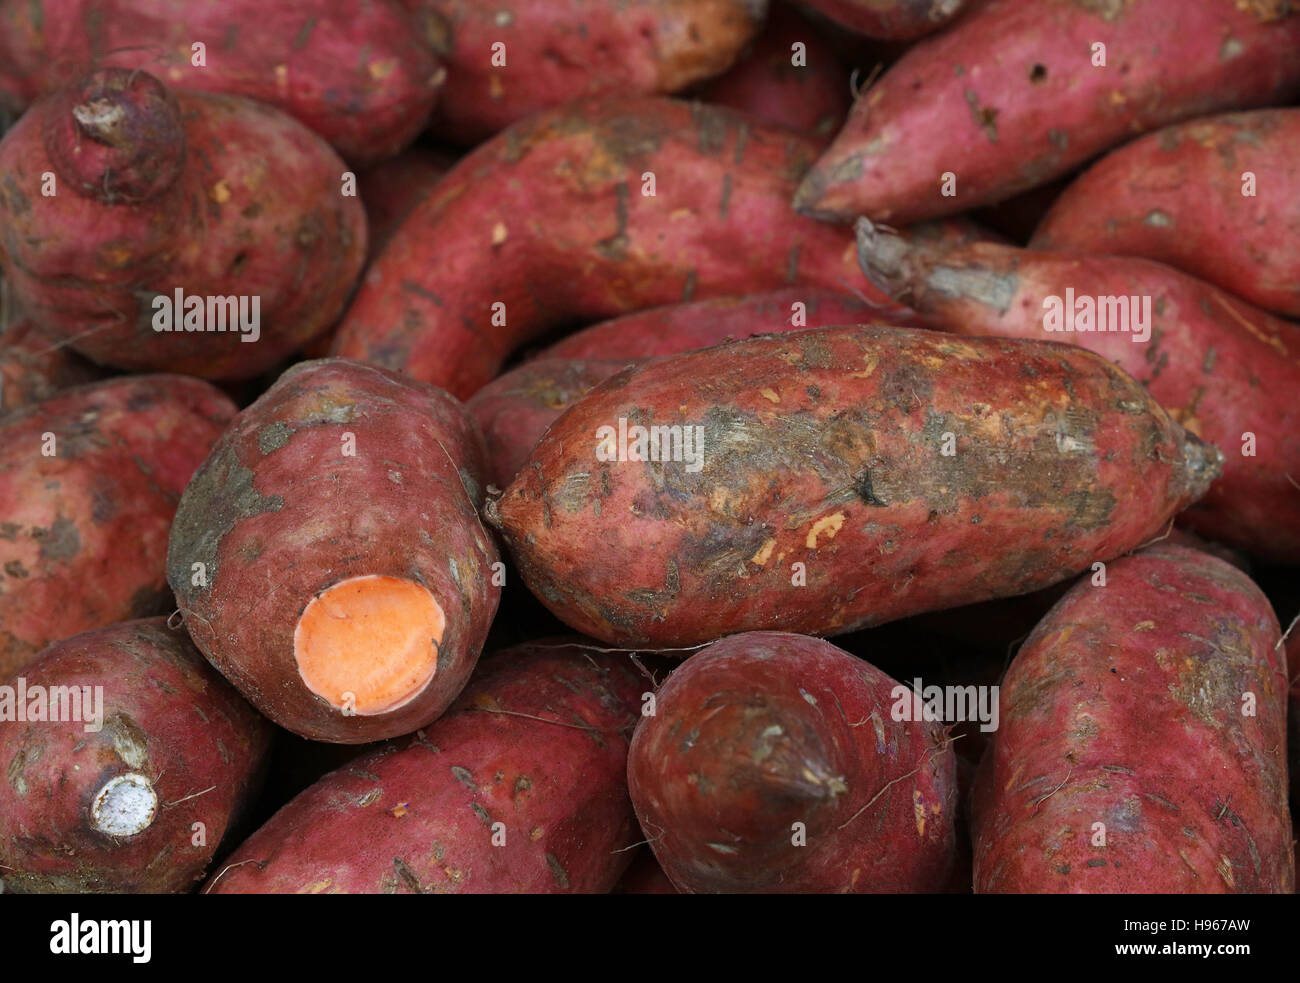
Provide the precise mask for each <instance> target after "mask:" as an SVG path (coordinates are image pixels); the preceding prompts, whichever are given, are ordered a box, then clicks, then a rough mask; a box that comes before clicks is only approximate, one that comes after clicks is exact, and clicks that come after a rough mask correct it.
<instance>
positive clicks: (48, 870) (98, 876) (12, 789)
mask: <svg viewBox="0 0 1300 983" xmlns="http://www.w3.org/2000/svg"><path fill="white" fill-rule="evenodd" d="M22 675H23V678H24V679H25V681H26V685H27V692H28V693H30V692H31V688H32V687H33V686H44V687H51V686H70V687H78V688H80V687H92V688H93V687H102V700H103V702H102V711H103V719H102V721H100V723H101V724H102V729H100V730H98V731H90V732H88V731H87V730H86V729H85V728H86V723H85V719H86V718H85V716H83V719H82V720H68V719H63V720H60V721H57V722H51V721H47V720H41V721H30V720H28V721H14V720H9V721H8V722H6V723H5V725H4V726H3V727H0V762H3V763H4V765H5V768H6V769H7V774H8V780H7V781H5V782H0V869H3V871H4V885H5V889H6V890H13V891H18V892H22V893H40V894H46V893H59V894H63V893H112V894H161V893H176V892H183V891H188V890H190V889H191V888H192V887H193V886H194V885H195V884H196V883H197V882H198V881H200V880H202V879H203V876H204V874H205V872H206V870H207V866H208V864H209V863H210V862H211V860H212V857H213V856H214V854H215V853H216V852H217V848H218V846H219V845H220V843H221V840H222V837H223V836H224V835H225V834H226V831H227V830H228V829H229V828H230V827H231V825H232V824H234V823H235V822H237V821H238V820H239V818H240V816H241V815H242V814H243V813H244V812H245V810H246V809H247V807H248V806H249V805H250V803H251V801H252V798H253V796H254V795H255V794H256V792H257V789H258V786H259V784H260V780H261V775H262V770H263V765H264V762H265V757H266V751H267V748H268V746H269V744H270V740H271V728H270V726H269V725H268V724H267V723H266V721H265V720H263V719H262V718H261V717H259V716H258V715H257V714H256V713H254V712H253V710H252V708H251V707H250V706H249V705H248V704H247V703H245V702H244V701H243V699H241V698H240V696H239V694H238V693H236V692H235V691H234V689H232V688H231V687H230V686H229V685H228V684H227V683H226V681H225V680H224V679H222V678H221V677H220V676H219V675H218V674H217V673H216V672H214V671H213V670H212V668H211V667H210V666H209V665H208V664H207V663H206V662H204V661H203V657H202V656H201V655H199V653H198V652H197V651H196V650H195V648H194V646H193V645H192V644H191V643H190V640H189V638H188V637H186V635H185V632H184V631H182V630H179V629H177V630H172V629H169V628H168V627H167V625H166V619H164V618H149V619H144V620H139V621H127V622H123V623H121V624H116V625H111V626H109V627H107V628H100V629H97V630H95V631H89V632H85V633H83V634H80V635H75V636H73V637H72V638H68V639H65V640H63V641H61V642H58V643H56V644H54V645H52V646H50V647H49V648H48V649H46V650H45V651H44V652H43V653H41V656H40V657H39V658H38V659H37V660H36V661H35V662H33V663H31V664H30V665H28V666H26V667H25V668H24V669H23V672H22ZM5 682H6V683H7V684H9V685H14V682H15V680H14V679H13V678H10V679H7V680H5ZM83 692H84V691H83ZM84 713H85V711H84V710H83V714H84ZM64 716H65V717H66V714H65V715H64ZM92 726H93V724H92ZM122 775H137V776H140V777H141V778H143V779H146V780H147V781H148V784H149V787H150V788H151V789H152V792H153V794H154V795H155V796H156V797H157V808H156V809H155V811H154V817H153V820H152V822H150V824H149V825H148V826H147V827H146V828H145V829H144V830H142V831H141V832H139V833H135V834H133V835H129V836H112V835H109V834H107V833H104V832H102V831H101V830H100V829H99V828H97V826H96V821H95V811H94V809H95V805H94V801H95V798H96V793H98V792H99V790H100V789H101V788H103V787H104V785H105V784H106V783H107V782H109V781H111V780H112V779H113V778H115V777H117V776H122ZM196 824H202V827H201V831H202V836H201V837H200V836H198V835H197V833H196V828H195V826H196ZM196 840H198V841H201V842H196Z"/></svg>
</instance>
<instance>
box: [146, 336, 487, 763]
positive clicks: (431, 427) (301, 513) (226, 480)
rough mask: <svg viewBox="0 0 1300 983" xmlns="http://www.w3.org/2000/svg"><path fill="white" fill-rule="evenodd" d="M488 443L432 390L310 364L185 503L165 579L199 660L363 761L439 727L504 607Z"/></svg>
mask: <svg viewBox="0 0 1300 983" xmlns="http://www.w3.org/2000/svg"><path fill="white" fill-rule="evenodd" d="M482 475H483V463H482V437H481V436H480V435H479V433H478V430H477V428H476V427H475V425H474V422H473V420H472V419H470V417H469V416H468V414H466V413H465V411H464V409H463V408H462V407H461V406H460V404H459V403H457V402H456V401H455V400H453V399H451V398H449V397H448V396H447V395H446V394H445V393H442V392H440V391H438V390H436V389H434V388H433V387H431V386H425V385H422V384H420V383H415V382H412V381H411V380H409V379H400V378H398V377H397V376H395V375H393V374H392V373H390V372H387V371H385V370H383V369H379V368H375V367H373V366H367V365H360V364H358V363H355V362H348V361H345V360H339V359H324V360H320V361H314V362H301V363H299V364H298V365H295V366H294V367H293V368H291V369H289V371H287V372H285V373H284V375H282V376H281V377H280V378H279V380H278V381H277V382H276V383H275V385H273V386H272V387H271V388H270V389H269V390H267V392H266V393H265V394H263V395H262V397H261V398H260V399H258V400H257V402H255V403H253V405H252V406H250V407H249V408H248V409H246V410H244V411H243V412H242V413H240V415H239V416H238V417H237V418H236V419H235V421H234V423H232V424H231V426H230V428H229V429H228V430H227V431H226V432H225V433H224V434H223V435H222V437H221V439H220V440H219V441H218V442H217V444H216V446H215V447H213V449H212V453H211V454H210V455H209V457H208V459H207V461H205V462H204V464H203V465H202V467H200V468H199V470H198V473H197V474H195V476H194V480H193V481H191V482H190V484H189V486H188V487H187V488H186V489H185V494H184V495H183V496H182V497H181V501H180V505H179V507H178V508H177V510H176V520H175V522H174V523H173V525H172V534H171V543H170V545H169V548H168V551H167V579H168V581H169V582H170V584H171V586H172V589H173V590H174V591H175V592H176V600H177V603H178V604H179V606H180V609H181V612H182V613H183V614H184V617H185V625H186V627H187V628H188V629H189V632H190V635H191V636H192V637H193V639H194V641H195V644H197V645H198V647H199V649H200V651H202V652H203V654H204V655H205V656H207V658H208V660H209V661H210V662H211V663H212V664H213V665H214V666H216V667H217V668H218V669H219V670H221V672H222V673H223V674H224V675H225V676H226V678H227V679H229V680H230V681H231V682H232V683H234V684H235V686H236V687H237V688H238V689H239V690H240V692H242V693H243V694H244V696H245V697H247V698H248V700H249V701H250V702H251V703H252V704H253V705H254V706H255V707H257V708H258V709H259V710H260V711H262V713H264V714H265V715H266V716H267V717H270V718H271V720H273V721H275V722H276V723H277V724H279V725H280V726H282V727H284V728H286V729H287V730H291V731H293V732H294V733H295V734H298V735H300V736H302V737H307V738H310V739H312V740H318V741H333V742H336V743H339V744H362V743H365V742H367V741H376V740H382V739H383V738H386V737H395V736H397V735H399V734H407V733H410V732H411V731H413V730H415V729H416V728H418V727H423V726H424V725H425V724H428V723H429V722H430V721H432V720H433V719H434V718H436V717H437V716H438V715H439V714H440V713H442V712H443V711H444V710H445V709H446V708H447V706H448V705H449V704H450V703H451V701H452V700H453V699H455V697H456V695H457V694H458V693H459V692H460V690H461V688H462V687H463V686H464V685H465V680H466V679H467V678H468V677H469V674H470V672H471V670H472V669H473V668H474V663H475V660H476V659H477V658H478V654H479V650H480V649H481V648H482V646H483V640H484V638H485V637H486V636H487V631H488V626H489V625H490V624H491V621H492V615H493V614H494V612H495V611H496V606H497V601H498V598H499V595H500V589H499V586H498V584H499V581H498V579H497V576H496V573H497V572H496V571H494V570H493V569H492V566H493V564H495V563H496V562H497V552H496V546H495V544H494V543H493V541H492V537H491V535H490V534H488V532H487V531H486V530H485V529H484V528H483V527H482V525H481V524H480V523H479V520H478V513H477V508H478V504H479V501H480V498H481V492H480V488H481V486H482V481H483V477H482Z"/></svg>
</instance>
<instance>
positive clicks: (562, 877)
mask: <svg viewBox="0 0 1300 983" xmlns="http://www.w3.org/2000/svg"><path fill="white" fill-rule="evenodd" d="M546 864H547V866H548V867H550V868H551V876H552V877H554V878H555V883H556V884H558V885H559V886H560V887H561V888H563V889H564V890H566V891H567V890H568V889H569V872H568V871H567V870H565V869H564V866H563V865H562V864H561V863H560V861H559V860H557V859H556V857H555V854H553V853H548V854H547V855H546Z"/></svg>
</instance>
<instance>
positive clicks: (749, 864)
mask: <svg viewBox="0 0 1300 983" xmlns="http://www.w3.org/2000/svg"><path fill="white" fill-rule="evenodd" d="M897 687H898V684H897V683H896V682H895V681H894V680H893V679H890V678H889V677H888V676H887V675H885V674H884V673H883V672H881V671H880V670H879V669H876V668H875V667H874V666H872V665H870V664H869V663H867V662H863V661H862V660H861V659H856V658H854V657H853V656H851V655H849V653H847V652H845V651H843V650H842V649H838V648H836V647H835V646H834V645H832V644H831V643H830V642H826V641H822V640H821V639H818V638H808V637H805V636H802V635H789V634H784V633H781V632H746V633H744V634H740V635H733V636H731V637H729V638H724V639H723V640H722V641H719V642H714V643H713V644H712V645H710V646H708V647H707V648H705V649H703V650H701V651H700V652H698V653H696V654H695V655H693V656H691V657H690V658H689V659H688V660H687V661H686V662H685V663H684V664H683V665H682V667H681V668H680V669H678V670H677V671H676V672H674V673H673V674H672V675H671V676H669V677H668V680H667V682H665V683H664V684H663V686H661V687H660V688H659V691H658V692H657V694H656V697H655V712H654V714H653V715H647V716H643V717H642V718H641V721H640V722H639V723H638V724H637V728H636V733H635V734H634V735H633V737H632V747H631V750H630V751H629V752H628V762H627V780H628V789H629V791H630V792H631V795H632V805H633V807H634V808H635V809H636V815H637V819H638V820H639V822H640V823H641V829H642V830H643V831H644V832H645V835H646V839H648V840H649V841H650V847H651V849H652V850H654V854H655V857H656V858H658V860H659V863H660V865H661V866H662V867H663V868H664V872H665V873H666V874H667V875H668V877H669V879H670V880H671V881H672V882H673V883H674V884H675V885H676V886H677V887H678V888H679V889H680V890H682V891H686V892H690V893H706V892H707V893H717V892H724V893H737V892H771V893H777V892H779V893H794V894H798V893H832V892H834V893H848V892H854V893H883V892H894V893H898V892H918V893H923V892H927V891H940V890H942V889H943V888H944V887H945V886H946V885H947V884H948V882H949V880H950V879H951V876H952V871H953V866H954V862H955V859H956V847H957V844H956V837H955V832H954V823H955V820H956V813H957V771H956V762H955V761H954V758H953V753H952V749H951V747H949V743H948V741H947V740H946V739H945V735H944V732H943V727H942V725H941V724H940V723H936V722H929V721H917V722H911V721H901V720H896V719H895V715H894V714H893V712H892V710H893V707H894V706H895V704H896V703H897V696H898V694H897V693H895V689H896V688H897Z"/></svg>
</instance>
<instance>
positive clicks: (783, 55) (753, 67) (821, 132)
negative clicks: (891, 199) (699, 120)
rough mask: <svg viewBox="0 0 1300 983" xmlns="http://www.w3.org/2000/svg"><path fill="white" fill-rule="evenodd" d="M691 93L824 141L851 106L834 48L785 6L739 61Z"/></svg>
mask: <svg viewBox="0 0 1300 983" xmlns="http://www.w3.org/2000/svg"><path fill="white" fill-rule="evenodd" d="M694 95H695V97H696V98H699V99H702V100H704V101H705V102H711V103H714V104H716V105H719V106H730V107H731V108H732V109H736V110H739V111H741V112H743V113H748V114H749V115H751V116H752V117H753V118H755V119H761V120H763V121H765V122H767V123H774V124H776V125H777V126H786V127H789V128H790V129H792V130H798V131H799V132H800V133H806V134H808V135H809V136H812V137H817V138H818V139H822V140H829V139H830V138H831V137H832V136H833V135H834V134H835V133H837V132H838V131H839V128H840V126H841V125H843V123H844V117H845V116H846V115H848V111H849V106H850V104H851V103H852V102H853V97H852V96H851V95H850V93H849V71H848V69H847V68H845V67H844V66H843V65H842V64H840V60H839V58H838V56H837V55H836V53H835V49H834V47H833V46H832V45H831V44H830V43H829V42H828V41H827V40H826V38H825V37H823V36H822V34H821V32H820V31H819V29H818V28H817V27H816V26H815V25H813V24H812V23H810V22H809V21H808V19H807V18H805V17H803V16H802V15H801V14H799V13H798V12H797V11H795V9H794V8H792V7H787V6H785V5H784V4H782V5H779V6H774V7H773V8H772V11H771V13H770V14H769V15H768V18H767V24H766V25H764V27H763V32H762V33H761V34H760V35H759V36H758V38H757V39H756V40H755V41H754V42H753V44H751V45H750V46H749V48H747V49H746V50H745V52H744V54H742V55H741V58H740V60H739V61H738V62H736V64H735V65H734V66H732V67H731V69H729V70H728V71H727V72H725V73H724V74H722V75H719V76H718V77H717V78H714V79H710V80H709V81H708V82H705V83H704V84H703V85H700V86H698V87H697V88H696V89H695V91H694Z"/></svg>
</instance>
